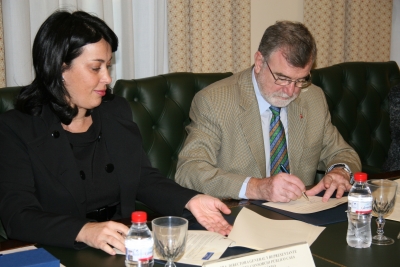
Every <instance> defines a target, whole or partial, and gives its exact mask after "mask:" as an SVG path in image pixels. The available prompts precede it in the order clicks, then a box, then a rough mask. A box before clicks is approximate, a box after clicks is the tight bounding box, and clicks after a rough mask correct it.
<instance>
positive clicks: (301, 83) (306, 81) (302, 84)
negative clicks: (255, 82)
mask: <svg viewBox="0 0 400 267" xmlns="http://www.w3.org/2000/svg"><path fill="white" fill-rule="evenodd" d="M265 63H267V66H268V69H269V71H270V72H271V74H272V77H273V78H274V80H275V84H277V85H289V84H291V83H292V82H293V83H294V86H296V87H299V88H306V87H307V86H309V85H310V84H311V73H310V74H308V75H307V77H304V78H301V79H297V80H291V79H282V78H275V75H274V74H273V73H272V70H271V68H270V67H269V65H268V62H265Z"/></svg>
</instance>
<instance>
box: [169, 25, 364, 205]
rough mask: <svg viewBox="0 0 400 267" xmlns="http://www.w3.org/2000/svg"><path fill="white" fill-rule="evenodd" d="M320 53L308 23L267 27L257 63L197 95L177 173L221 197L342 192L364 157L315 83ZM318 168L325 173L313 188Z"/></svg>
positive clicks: (327, 195) (183, 180)
mask: <svg viewBox="0 0 400 267" xmlns="http://www.w3.org/2000/svg"><path fill="white" fill-rule="evenodd" d="M316 54H317V48H316V44H315V40H314V38H313V36H312V35H311V33H310V32H309V31H308V29H307V28H306V27H305V26H304V25H303V24H302V23H298V22H290V21H280V22H277V23H276V24H274V25H272V26H270V27H268V28H267V29H266V31H265V32H264V35H263V37H262V40H261V42H260V45H259V48H258V51H257V52H256V53H255V55H254V65H253V66H252V67H251V68H249V69H246V70H244V71H242V72H240V73H237V74H234V75H233V76H231V77H229V78H226V79H224V80H221V81H218V82H216V83H214V84H212V85H210V86H208V87H207V88H205V89H203V90H201V91H200V92H199V93H197V94H196V96H195V97H194V99H193V102H192V106H191V110H190V118H191V123H190V125H188V127H187V132H188V137H187V139H186V142H185V145H184V147H183V149H182V151H181V153H180V154H179V160H178V166H177V172H176V177H175V180H176V181H177V182H178V183H179V184H181V185H182V186H185V187H188V188H192V189H195V190H198V191H201V192H203V193H206V194H210V195H212V196H215V197H219V198H234V199H263V200H268V201H273V202H289V201H291V200H296V199H298V198H300V197H301V196H302V194H303V193H304V192H305V193H306V194H307V195H309V196H313V195H316V194H318V193H319V192H321V191H323V190H325V192H324V197H323V201H327V200H328V199H329V198H330V197H331V196H332V195H333V194H334V193H335V195H336V197H337V198H340V197H342V196H343V194H344V192H345V191H348V190H349V189H350V188H351V180H352V173H353V172H358V171H360V170H361V162H360V159H359V157H358V155H357V153H356V152H355V151H354V149H352V148H351V147H350V146H349V145H348V144H347V143H346V142H345V141H344V139H343V138H342V136H341V135H340V133H339V132H338V130H337V129H336V127H335V126H333V125H332V123H331V118H330V113H329V109H328V105H327V102H326V99H325V95H324V92H323V91H322V89H321V88H319V87H317V86H315V85H313V84H311V74H310V70H311V67H312V65H313V63H314V61H315V58H316ZM317 169H319V170H326V173H325V176H324V177H323V178H322V180H321V181H320V182H319V183H318V184H316V185H315V186H314V187H313V188H311V189H310V190H307V191H306V186H308V185H313V184H314V178H315V174H316V170H317ZM286 171H287V173H286Z"/></svg>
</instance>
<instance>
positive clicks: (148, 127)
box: [113, 72, 232, 179]
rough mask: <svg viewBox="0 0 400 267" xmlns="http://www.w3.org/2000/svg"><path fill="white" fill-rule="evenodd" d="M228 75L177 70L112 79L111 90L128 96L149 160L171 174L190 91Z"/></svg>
mask: <svg viewBox="0 0 400 267" xmlns="http://www.w3.org/2000/svg"><path fill="white" fill-rule="evenodd" d="M230 75H232V73H201V74H200V73H188V72H181V73H170V74H165V75H159V76H154V77H149V78H144V79H136V80H118V81H117V82H116V83H115V86H114V90H113V91H114V94H116V95H120V96H122V97H124V98H126V99H127V100H128V102H129V104H130V106H131V108H132V115H133V120H134V121H135V122H136V123H137V124H138V126H139V129H140V132H141V134H142V137H143V147H144V149H145V151H146V153H147V155H148V156H149V158H150V161H151V163H152V164H153V166H154V167H156V168H158V169H159V170H160V171H161V173H162V174H164V175H165V176H166V177H168V178H170V179H174V177H175V171H176V164H177V160H178V154H179V152H180V150H181V149H182V146H183V143H184V141H185V138H186V136H187V134H186V131H185V126H186V125H187V124H188V123H189V109H190V105H191V103H192V99H193V97H194V95H195V94H196V93H197V92H198V91H200V90H201V89H203V88H204V87H206V86H207V85H209V84H211V83H214V82H216V81H218V80H221V79H223V78H226V77H228V76H230Z"/></svg>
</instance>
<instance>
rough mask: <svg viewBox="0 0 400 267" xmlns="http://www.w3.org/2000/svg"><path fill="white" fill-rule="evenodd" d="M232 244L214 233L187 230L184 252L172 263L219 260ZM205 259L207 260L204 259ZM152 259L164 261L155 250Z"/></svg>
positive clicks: (116, 250) (123, 253)
mask: <svg viewBox="0 0 400 267" xmlns="http://www.w3.org/2000/svg"><path fill="white" fill-rule="evenodd" d="M232 242H233V241H232V240H230V239H228V238H227V237H225V236H223V235H221V234H218V233H215V232H210V231H205V230H189V231H188V238H187V241H186V247H185V251H184V253H183V255H180V256H179V258H177V259H175V260H174V262H179V263H185V264H192V265H199V266H201V265H202V264H203V262H205V261H207V260H216V259H219V258H220V257H221V255H222V254H223V253H224V252H225V250H226V249H227V248H228V247H229V246H230V245H231V243H232ZM114 251H115V252H116V253H117V254H121V255H125V252H122V251H120V250H118V249H116V248H114ZM207 256H208V257H207ZM205 257H207V259H204V258H205ZM154 258H155V259H161V260H164V259H163V258H162V257H161V256H160V255H158V253H157V251H156V250H154Z"/></svg>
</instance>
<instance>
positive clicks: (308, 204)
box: [263, 196, 347, 214]
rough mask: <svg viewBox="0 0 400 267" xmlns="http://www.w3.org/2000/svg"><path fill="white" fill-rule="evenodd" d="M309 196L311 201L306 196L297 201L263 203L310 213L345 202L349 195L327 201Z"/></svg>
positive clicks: (300, 212)
mask: <svg viewBox="0 0 400 267" xmlns="http://www.w3.org/2000/svg"><path fill="white" fill-rule="evenodd" d="M308 198H309V199H310V201H308V200H306V199H304V198H299V199H297V200H295V201H290V202H287V203H281V202H278V203H274V202H265V203H263V205H265V206H268V207H272V208H276V209H280V210H285V211H289V212H293V213H299V214H309V213H314V212H318V211H322V210H327V209H331V208H334V207H336V206H339V205H341V204H343V203H347V197H342V198H330V199H329V200H328V201H327V202H322V197H317V196H309V197H308Z"/></svg>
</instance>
